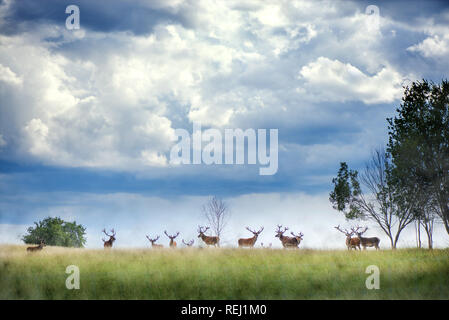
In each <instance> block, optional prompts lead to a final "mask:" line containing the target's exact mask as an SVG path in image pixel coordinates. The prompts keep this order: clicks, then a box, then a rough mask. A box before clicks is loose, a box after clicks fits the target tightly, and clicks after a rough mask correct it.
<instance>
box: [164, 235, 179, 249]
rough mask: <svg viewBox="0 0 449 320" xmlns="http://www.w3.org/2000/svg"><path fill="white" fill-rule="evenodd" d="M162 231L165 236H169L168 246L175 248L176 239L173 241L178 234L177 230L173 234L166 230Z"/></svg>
mask: <svg viewBox="0 0 449 320" xmlns="http://www.w3.org/2000/svg"><path fill="white" fill-rule="evenodd" d="M164 233H165V235H166V236H167V237H169V238H170V244H169V246H170V248H176V241H175V239H176V237H177V236H179V232H177V233H176V234H175V235H174V236H171V235H169V234H168V233H167V231H164Z"/></svg>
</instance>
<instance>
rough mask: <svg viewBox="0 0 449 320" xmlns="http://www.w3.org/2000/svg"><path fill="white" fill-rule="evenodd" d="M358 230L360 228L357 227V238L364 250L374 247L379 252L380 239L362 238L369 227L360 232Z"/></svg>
mask: <svg viewBox="0 0 449 320" xmlns="http://www.w3.org/2000/svg"><path fill="white" fill-rule="evenodd" d="M358 229H360V227H357V231H356V234H357V238H358V240H359V241H360V244H361V245H362V247H363V250H366V247H374V248H376V250H379V242H380V239H379V238H378V237H372V238H364V237H362V234H364V233H365V232H366V230H368V227H365V230H363V231H359V230H358Z"/></svg>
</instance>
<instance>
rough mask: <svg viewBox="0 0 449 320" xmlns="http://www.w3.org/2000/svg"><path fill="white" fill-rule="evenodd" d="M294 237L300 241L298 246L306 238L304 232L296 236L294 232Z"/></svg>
mask: <svg viewBox="0 0 449 320" xmlns="http://www.w3.org/2000/svg"><path fill="white" fill-rule="evenodd" d="M290 233H291V235H292V236H293V237H295V238H296V240H297V241H298V245H299V244H300V243H301V240H302V239H303V238H304V234H303V233H302V232H299V234H294V233H293V232H290Z"/></svg>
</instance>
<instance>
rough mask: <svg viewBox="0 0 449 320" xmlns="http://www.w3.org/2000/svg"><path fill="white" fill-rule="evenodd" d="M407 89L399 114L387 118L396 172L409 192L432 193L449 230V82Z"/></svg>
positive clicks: (422, 82)
mask: <svg viewBox="0 0 449 320" xmlns="http://www.w3.org/2000/svg"><path fill="white" fill-rule="evenodd" d="M404 89H405V91H404V97H403V98H402V104H401V105H400V107H399V108H398V109H397V110H396V111H397V113H398V115H397V116H396V117H394V118H389V119H387V120H388V123H389V127H388V129H389V132H388V134H389V143H388V149H387V150H388V152H389V153H390V154H391V156H392V162H393V164H394V166H395V168H394V172H393V174H394V175H395V176H396V177H397V179H398V181H399V182H400V183H401V184H402V188H403V189H405V190H408V191H407V192H408V193H409V194H412V193H413V192H418V193H421V194H426V195H428V197H429V199H426V200H425V201H424V202H425V203H431V204H432V205H431V207H432V208H434V209H435V210H436V211H435V213H436V214H437V215H438V216H439V217H440V218H441V220H442V222H443V224H444V226H445V229H446V232H447V233H448V234H449V82H448V81H447V80H446V81H442V82H441V84H439V85H438V84H434V83H429V82H428V81H426V80H423V81H421V82H413V83H412V84H411V85H410V86H408V87H405V88H404ZM430 221H431V220H428V222H430ZM432 221H433V220H432ZM432 226H433V222H432Z"/></svg>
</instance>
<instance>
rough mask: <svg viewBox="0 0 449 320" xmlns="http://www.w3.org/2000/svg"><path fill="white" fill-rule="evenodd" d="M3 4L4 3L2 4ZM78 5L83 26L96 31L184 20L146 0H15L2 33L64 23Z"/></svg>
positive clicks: (137, 30) (140, 29)
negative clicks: (68, 12)
mask: <svg viewBox="0 0 449 320" xmlns="http://www.w3.org/2000/svg"><path fill="white" fill-rule="evenodd" d="M3 4H4V3H3ZM72 4H73V5H77V6H78V7H79V9H80V20H81V25H82V27H83V28H86V29H90V30H93V31H101V32H113V31H129V32H131V33H133V34H135V35H140V34H148V33H151V32H152V30H153V27H154V26H155V25H157V24H159V23H163V22H169V23H180V24H183V25H184V22H185V19H184V18H183V17H181V16H179V15H177V14H172V13H170V12H169V11H168V10H167V9H164V8H160V7H157V6H156V4H157V1H153V2H152V3H150V5H151V4H152V5H153V7H151V6H150V5H146V4H145V3H144V2H143V1H119V0H98V1H90V0H77V1H74V0H42V1H34V0H23V1H13V2H12V3H11V4H10V6H9V8H8V10H7V12H6V14H5V17H4V23H3V25H2V26H1V32H2V33H4V34H16V33H20V32H23V31H26V30H28V29H30V28H34V27H35V26H36V25H37V24H40V23H50V24H56V25H61V26H64V25H65V20H66V18H67V17H68V14H66V13H65V9H66V7H67V6H68V5H72Z"/></svg>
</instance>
